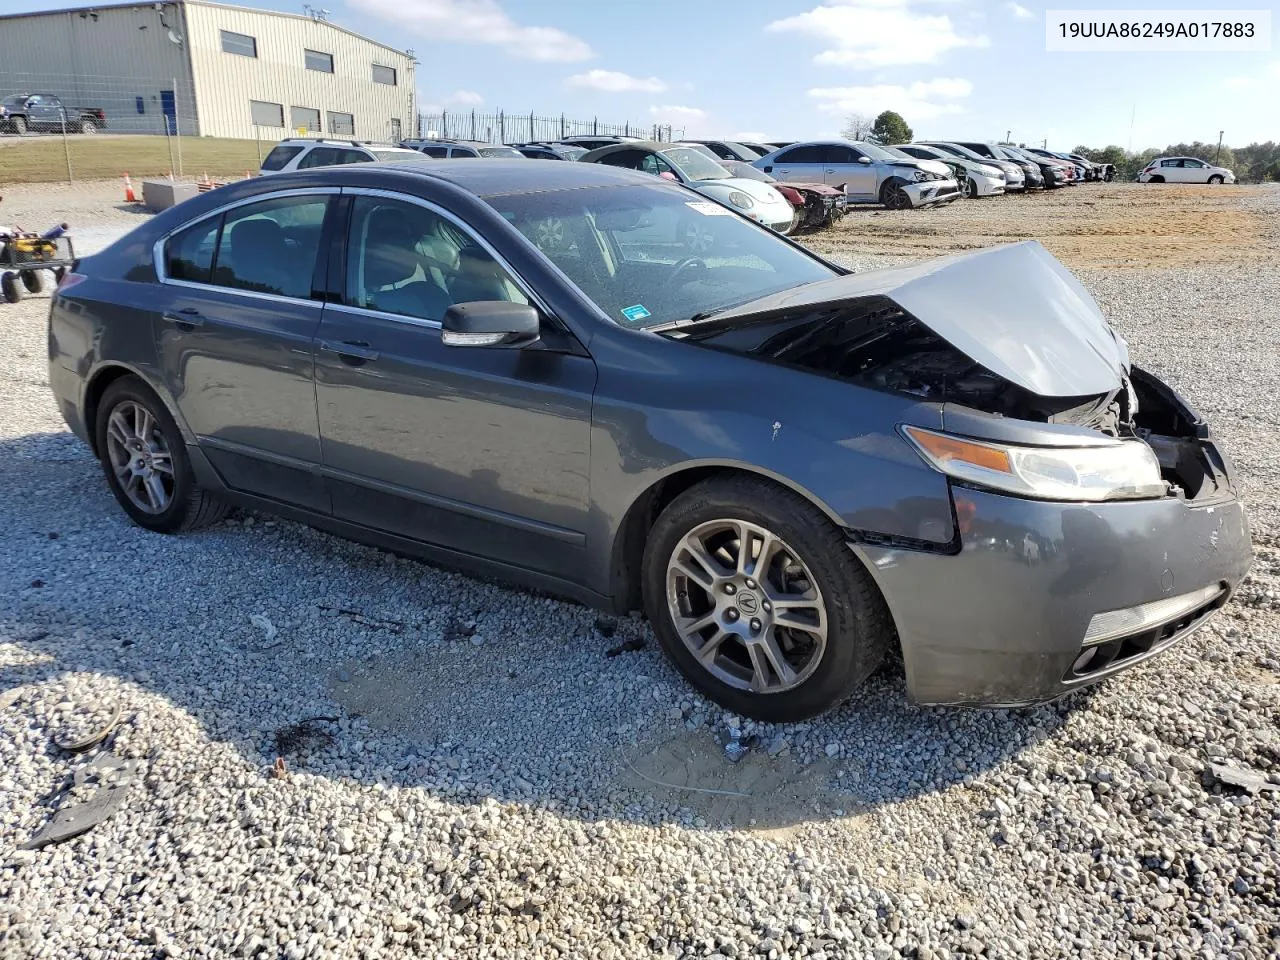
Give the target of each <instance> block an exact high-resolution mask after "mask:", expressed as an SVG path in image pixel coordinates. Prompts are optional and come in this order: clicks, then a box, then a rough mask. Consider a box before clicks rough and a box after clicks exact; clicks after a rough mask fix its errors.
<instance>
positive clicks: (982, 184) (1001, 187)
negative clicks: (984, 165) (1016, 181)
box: [973, 177, 1007, 197]
mask: <svg viewBox="0 0 1280 960" xmlns="http://www.w3.org/2000/svg"><path fill="white" fill-rule="evenodd" d="M973 182H974V183H976V184H977V185H978V196H980V197H998V196H1000V195H1001V194H1003V193H1004V192H1005V188H1006V186H1007V184H1006V181H1004V180H997V179H996V178H995V177H974V178H973Z"/></svg>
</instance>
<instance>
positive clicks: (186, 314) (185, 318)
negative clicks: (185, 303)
mask: <svg viewBox="0 0 1280 960" xmlns="http://www.w3.org/2000/svg"><path fill="white" fill-rule="evenodd" d="M164 318H165V319H166V320H167V321H169V322H170V323H176V324H177V325H178V326H180V327H183V328H185V329H187V330H192V329H195V328H196V327H199V326H203V325H204V314H202V313H201V312H200V311H199V310H197V309H196V308H195V307H183V308H182V309H181V310H179V311H178V312H177V313H166V314H164Z"/></svg>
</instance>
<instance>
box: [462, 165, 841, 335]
mask: <svg viewBox="0 0 1280 960" xmlns="http://www.w3.org/2000/svg"><path fill="white" fill-rule="evenodd" d="M486 199H487V202H488V203H489V205H490V206H492V207H493V208H494V209H495V210H497V211H498V212H499V213H500V214H501V215H502V216H503V217H505V218H506V219H507V220H508V221H510V222H511V224H512V225H513V226H515V228H516V229H517V230H519V231H520V232H521V233H522V234H524V235H525V236H526V237H527V238H528V239H529V240H530V241H531V242H532V243H533V244H534V245H535V246H537V247H538V249H539V250H541V251H542V252H543V254H545V255H546V257H547V258H548V259H549V260H551V261H552V262H553V263H554V264H555V265H556V266H557V267H559V268H560V269H561V270H562V271H564V273H565V274H566V275H567V276H568V277H569V279H570V280H572V281H573V282H574V283H575V284H576V285H577V286H578V288H579V289H580V290H582V292H583V293H584V294H585V295H586V296H587V297H588V298H590V299H591V300H592V301H593V302H594V303H595V304H596V305H597V306H598V307H599V308H600V309H601V310H602V311H604V313H605V314H607V315H608V316H609V317H611V318H612V319H613V320H614V321H615V322H617V323H618V324H620V325H622V326H624V327H633V328H641V327H652V326H656V325H658V324H663V323H670V322H672V321H676V320H689V319H690V318H692V317H695V316H699V315H703V314H709V313H715V312H718V311H720V310H724V309H726V308H728V307H731V306H735V305H737V304H740V303H746V302H747V301H749V300H755V299H756V298H758V297H763V296H766V295H768V294H771V293H777V292H778V291H779V290H786V289H789V288H790V287H795V286H799V285H800V284H805V283H813V282H814V281H817V280H827V279H830V278H831V277H833V276H836V271H834V270H832V269H831V268H830V267H828V266H826V265H824V264H823V263H821V262H820V261H818V260H816V259H815V258H813V257H811V256H809V255H808V254H806V253H804V252H803V251H801V250H799V249H797V248H796V247H793V246H792V245H791V244H789V243H787V242H786V241H785V240H782V239H781V238H779V237H778V236H777V235H775V234H774V233H772V232H771V231H769V230H767V229H765V228H764V227H760V226H757V225H756V224H754V223H751V222H750V221H748V220H744V219H743V218H741V217H739V216H737V215H736V214H734V213H732V212H730V211H729V210H727V209H725V208H724V207H722V206H720V205H719V204H716V203H712V202H711V201H709V200H699V199H694V198H691V197H690V194H689V191H688V190H685V189H682V188H679V187H675V186H672V185H669V184H663V183H661V182H658V183H654V184H653V185H652V186H650V185H647V184H644V185H642V184H635V185H612V186H608V187H588V188H577V189H571V190H553V191H548V192H543V193H523V194H513V195H508V196H498V197H488V198H486Z"/></svg>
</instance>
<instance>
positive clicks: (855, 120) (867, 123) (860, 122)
mask: <svg viewBox="0 0 1280 960" xmlns="http://www.w3.org/2000/svg"><path fill="white" fill-rule="evenodd" d="M871 126H872V121H871V118H870V117H868V116H867V115H866V114H865V113H851V114H849V115H848V116H847V117H845V118H844V128H843V129H842V130H841V131H840V136H842V137H844V138H845V139H846V140H865V139H867V134H869V133H870V132H871Z"/></svg>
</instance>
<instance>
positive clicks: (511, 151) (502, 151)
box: [480, 147, 524, 157]
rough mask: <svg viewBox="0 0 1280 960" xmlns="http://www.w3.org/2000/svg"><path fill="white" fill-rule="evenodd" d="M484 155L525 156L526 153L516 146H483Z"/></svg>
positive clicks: (481, 150) (482, 152)
mask: <svg viewBox="0 0 1280 960" xmlns="http://www.w3.org/2000/svg"><path fill="white" fill-rule="evenodd" d="M480 156H482V157H523V156H524V154H523V153H521V152H520V151H519V150H517V149H516V148H515V147H481V148H480Z"/></svg>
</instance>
